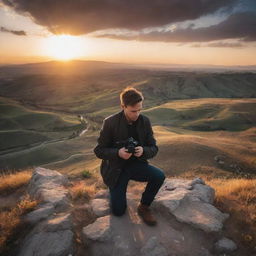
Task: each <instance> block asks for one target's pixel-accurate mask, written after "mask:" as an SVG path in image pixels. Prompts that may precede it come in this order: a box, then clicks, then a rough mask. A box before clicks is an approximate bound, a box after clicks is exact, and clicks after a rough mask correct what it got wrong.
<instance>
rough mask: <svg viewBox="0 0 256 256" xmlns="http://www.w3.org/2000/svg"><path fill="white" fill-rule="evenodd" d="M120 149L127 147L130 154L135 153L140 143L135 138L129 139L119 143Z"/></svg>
mask: <svg viewBox="0 0 256 256" xmlns="http://www.w3.org/2000/svg"><path fill="white" fill-rule="evenodd" d="M116 144H117V146H118V148H122V147H125V149H127V152H128V153H132V154H134V153H135V148H136V147H137V146H138V145H139V142H138V141H137V140H135V139H134V138H133V137H130V138H128V139H127V140H124V141H118V142H117V143H116Z"/></svg>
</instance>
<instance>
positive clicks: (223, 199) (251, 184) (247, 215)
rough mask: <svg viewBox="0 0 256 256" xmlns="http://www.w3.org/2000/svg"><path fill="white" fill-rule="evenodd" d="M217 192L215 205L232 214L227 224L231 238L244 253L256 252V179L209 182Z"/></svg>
mask: <svg viewBox="0 0 256 256" xmlns="http://www.w3.org/2000/svg"><path fill="white" fill-rule="evenodd" d="M207 183H208V184H209V185H210V186H212V187H213V188H214V189H215V191H216V197H215V204H216V206H217V207H218V208H219V209H221V210H222V211H224V212H228V213H230V218H229V219H228V221H227V223H226V227H227V230H229V232H230V236H231V237H232V238H233V239H234V240H235V241H236V242H237V243H238V246H241V247H243V248H246V252H244V253H253V252H255V250H256V235H255V234H256V179H243V178H241V179H229V180H221V179H215V180H211V181H208V182H207Z"/></svg>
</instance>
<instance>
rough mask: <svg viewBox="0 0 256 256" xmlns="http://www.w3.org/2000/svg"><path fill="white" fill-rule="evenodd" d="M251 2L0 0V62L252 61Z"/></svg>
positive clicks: (255, 12)
mask: <svg viewBox="0 0 256 256" xmlns="http://www.w3.org/2000/svg"><path fill="white" fill-rule="evenodd" d="M255 56H256V0H44V1H42V0H33V1H31V0H0V64H12V63H13V64H16V63H31V62H41V61H48V60H65V61H66V60H71V59H80V60H99V61H109V62H122V63H141V64H145V63H147V64H201V65H202V64H203V65H204V64H205V65H206V64H207V65H228V66H232V65H236V66H237V65H256V58H255Z"/></svg>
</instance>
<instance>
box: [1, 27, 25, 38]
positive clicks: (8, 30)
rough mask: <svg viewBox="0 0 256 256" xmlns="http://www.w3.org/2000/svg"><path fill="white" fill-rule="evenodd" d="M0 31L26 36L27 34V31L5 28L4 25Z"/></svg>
mask: <svg viewBox="0 0 256 256" xmlns="http://www.w3.org/2000/svg"><path fill="white" fill-rule="evenodd" d="M0 31H1V32H6V33H11V34H14V35H16V36H26V35H27V34H26V32H25V31H23V30H10V29H7V28H4V27H1V29H0Z"/></svg>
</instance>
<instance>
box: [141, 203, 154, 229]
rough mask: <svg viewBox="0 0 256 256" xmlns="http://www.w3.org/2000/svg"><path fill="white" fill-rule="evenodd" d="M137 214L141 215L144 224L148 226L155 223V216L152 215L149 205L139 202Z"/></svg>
mask: <svg viewBox="0 0 256 256" xmlns="http://www.w3.org/2000/svg"><path fill="white" fill-rule="evenodd" d="M138 214H139V215H140V216H141V217H142V219H143V221H144V222H145V223H146V224H148V225H150V226H154V225H156V223H157V221H156V218H155V217H154V216H153V215H152V213H151V210H150V208H149V206H147V205H145V204H142V203H140V204H139V206H138Z"/></svg>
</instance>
